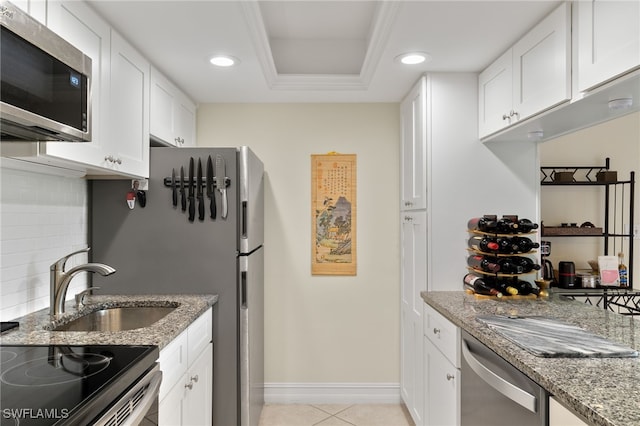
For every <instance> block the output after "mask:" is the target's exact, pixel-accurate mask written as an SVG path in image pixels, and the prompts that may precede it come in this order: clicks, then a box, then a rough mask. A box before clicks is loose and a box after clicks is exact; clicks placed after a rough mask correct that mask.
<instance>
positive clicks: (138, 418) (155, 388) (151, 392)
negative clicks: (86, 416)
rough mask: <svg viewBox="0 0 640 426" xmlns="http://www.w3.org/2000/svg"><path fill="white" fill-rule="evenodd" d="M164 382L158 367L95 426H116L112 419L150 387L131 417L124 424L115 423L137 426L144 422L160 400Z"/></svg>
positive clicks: (119, 424) (124, 425)
mask: <svg viewBox="0 0 640 426" xmlns="http://www.w3.org/2000/svg"><path fill="white" fill-rule="evenodd" d="M161 382H162V371H160V367H159V366H158V365H156V366H155V367H154V368H153V369H152V370H151V371H149V372H148V373H147V374H146V375H145V376H144V377H143V378H142V379H140V380H139V381H138V382H137V383H136V384H135V385H134V386H133V387H131V389H129V390H128V391H127V393H126V394H125V395H124V396H123V397H122V398H120V400H119V401H118V402H116V403H115V404H114V405H113V407H112V408H110V409H109V411H108V412H107V413H106V414H105V415H104V416H102V417H101V418H100V420H98V421H97V422H96V423H95V426H106V425H111V424H114V423H112V422H111V420H113V419H112V417H114V416H115V415H116V413H118V412H119V411H121V410H122V408H123V407H125V406H127V405H129V404H131V400H133V399H134V397H135V395H136V394H137V393H138V392H139V391H140V390H141V389H143V388H144V387H145V386H147V385H148V388H147V390H146V391H145V394H144V396H143V397H142V400H140V402H138V403H137V405H136V407H135V408H134V409H133V411H131V413H130V414H129V416H127V417H126V418H125V419H124V422H122V423H115V424H117V425H118V426H137V425H139V424H140V423H141V422H142V420H144V416H145V415H147V413H148V412H149V409H150V408H151V406H152V405H153V403H154V402H155V401H156V400H157V399H158V395H159V393H160V383H161Z"/></svg>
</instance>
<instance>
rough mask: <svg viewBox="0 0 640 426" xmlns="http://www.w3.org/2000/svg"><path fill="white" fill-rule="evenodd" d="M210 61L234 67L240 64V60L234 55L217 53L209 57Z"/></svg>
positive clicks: (222, 65)
mask: <svg viewBox="0 0 640 426" xmlns="http://www.w3.org/2000/svg"><path fill="white" fill-rule="evenodd" d="M209 62H211V63H212V64H213V65H215V66H217V67H232V66H234V65H236V64H238V62H240V61H239V60H238V59H236V58H234V57H233V56H228V55H216V56H213V57H211V59H209Z"/></svg>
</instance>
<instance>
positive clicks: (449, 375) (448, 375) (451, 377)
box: [447, 373, 456, 381]
mask: <svg viewBox="0 0 640 426" xmlns="http://www.w3.org/2000/svg"><path fill="white" fill-rule="evenodd" d="M455 378H456V376H454V375H453V374H449V373H447V380H449V381H450V380H453V379H455Z"/></svg>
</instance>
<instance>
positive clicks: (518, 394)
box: [461, 339, 537, 413]
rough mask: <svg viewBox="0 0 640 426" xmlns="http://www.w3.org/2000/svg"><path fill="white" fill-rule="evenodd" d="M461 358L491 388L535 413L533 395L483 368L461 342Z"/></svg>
mask: <svg viewBox="0 0 640 426" xmlns="http://www.w3.org/2000/svg"><path fill="white" fill-rule="evenodd" d="M461 346H462V356H463V357H464V359H465V360H466V361H467V364H469V367H471V369H472V370H473V371H474V372H475V373H476V374H477V375H478V376H479V377H480V378H481V379H482V380H484V381H485V382H487V383H488V384H489V385H490V386H491V387H493V388H494V389H495V390H497V391H498V392H500V393H501V394H502V395H504V396H506V397H507V398H509V399H510V400H512V401H513V402H515V403H517V404H519V405H521V406H522V407H524V408H526V409H527V410H529V411H531V412H532V413H536V412H537V404H536V402H537V398H536V396H535V395H532V394H530V393H529V392H527V391H525V390H523V389H520V388H519V387H517V386H515V385H514V384H513V383H510V382H508V381H507V380H505V379H503V378H502V377H500V376H498V375H497V374H496V373H494V372H493V371H491V370H489V369H488V368H487V367H485V366H484V365H483V364H482V362H480V361H479V360H478V359H477V358H476V357H474V356H473V354H472V353H471V351H470V350H469V347H468V346H467V342H466V341H464V339H463V340H462V345H461Z"/></svg>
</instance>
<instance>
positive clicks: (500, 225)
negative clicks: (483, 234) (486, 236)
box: [496, 217, 520, 234]
mask: <svg viewBox="0 0 640 426" xmlns="http://www.w3.org/2000/svg"><path fill="white" fill-rule="evenodd" d="M496 232H497V233H498V234H516V233H518V232H520V230H519V226H518V223H517V222H514V221H513V220H511V219H509V218H506V217H503V218H502V219H499V220H497V221H496Z"/></svg>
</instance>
